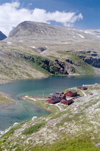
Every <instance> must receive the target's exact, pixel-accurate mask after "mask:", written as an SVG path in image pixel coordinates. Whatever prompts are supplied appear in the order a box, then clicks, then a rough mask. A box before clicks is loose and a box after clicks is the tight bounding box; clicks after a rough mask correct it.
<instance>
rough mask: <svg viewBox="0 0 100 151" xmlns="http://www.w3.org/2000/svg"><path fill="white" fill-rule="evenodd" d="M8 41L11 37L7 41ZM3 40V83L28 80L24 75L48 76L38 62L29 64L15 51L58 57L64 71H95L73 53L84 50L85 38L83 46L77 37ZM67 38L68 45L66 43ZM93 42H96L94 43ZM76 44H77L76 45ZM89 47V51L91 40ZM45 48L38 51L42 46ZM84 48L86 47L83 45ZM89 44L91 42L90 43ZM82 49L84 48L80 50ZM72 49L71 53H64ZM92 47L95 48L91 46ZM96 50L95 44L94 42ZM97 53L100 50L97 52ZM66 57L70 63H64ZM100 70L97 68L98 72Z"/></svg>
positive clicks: (0, 44) (0, 58)
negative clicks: (55, 39) (64, 68)
mask: <svg viewBox="0 0 100 151" xmlns="http://www.w3.org/2000/svg"><path fill="white" fill-rule="evenodd" d="M9 41H10V40H9ZM9 41H2V42H0V49H1V50H2V51H1V52H0V53H1V55H0V83H6V82H8V81H10V80H16V79H27V78H43V77H47V76H49V75H51V74H50V73H48V72H47V71H46V70H44V69H43V68H41V66H39V65H37V64H35V63H34V64H31V63H30V62H29V61H28V60H26V59H25V58H20V57H18V55H17V56H16V54H18V53H20V54H24V55H29V56H32V55H37V56H41V57H45V58H48V59H50V60H51V61H54V60H55V59H58V60H59V61H62V62H63V63H65V66H66V70H67V71H68V72H70V73H71V74H73V71H74V74H95V71H94V68H93V67H92V66H90V65H88V64H86V63H85V62H84V61H82V60H81V59H79V57H77V56H76V55H75V53H77V52H78V51H87V48H86V44H85V41H83V42H82V46H83V48H82V47H80V43H81V41H80V42H79V41H78V40H72V41H71V40H65V41H51V40H50V41H48V40H45V41H44V40H42V41H39V40H37V41H35V40H34V41H27V42H25V41H20V40H19V41H12V40H11V42H10V43H9ZM66 41H67V42H68V44H67V45H66ZM95 43H96V42H95ZM75 44H76V45H75ZM87 44H89V46H88V49H89V50H90V41H89V42H88V41H87ZM44 47H45V48H46V50H45V51H43V52H41V51H40V49H41V48H44ZM84 47H85V48H84ZM91 47H93V44H92V42H91ZM83 49H84V50H83ZM69 50H71V51H72V52H66V51H69ZM92 50H94V47H93V48H92ZM95 50H96V51H97V47H96V44H95ZM97 53H99V52H98V51H97ZM66 59H71V60H72V62H73V63H74V64H73V65H72V64H70V63H67V62H66ZM98 70H99V69H98ZM98 72H99V71H98Z"/></svg>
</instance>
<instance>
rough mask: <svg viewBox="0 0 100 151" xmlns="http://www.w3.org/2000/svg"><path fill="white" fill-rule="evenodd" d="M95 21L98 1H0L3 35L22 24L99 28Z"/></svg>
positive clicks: (99, 15) (99, 14)
mask: <svg viewBox="0 0 100 151" xmlns="http://www.w3.org/2000/svg"><path fill="white" fill-rule="evenodd" d="M99 18H100V1H99V0H17V1H14V0H13V1H11V0H0V31H2V32H3V33H4V34H6V35H7V36H8V34H9V32H10V31H11V30H12V29H13V28H14V27H16V26H17V25H18V24H19V23H21V22H23V21H36V22H45V23H49V24H54V25H63V26H69V27H73V28H78V29H90V28H92V29H100V19H99Z"/></svg>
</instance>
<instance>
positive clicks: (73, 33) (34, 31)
mask: <svg viewBox="0 0 100 151" xmlns="http://www.w3.org/2000/svg"><path fill="white" fill-rule="evenodd" d="M98 34H99V35H100V31H98V32H96V31H88V30H86V31H84V30H83V31H82V30H78V29H73V28H69V27H65V26H55V25H50V24H46V23H39V22H31V21H24V22H22V23H20V24H19V25H18V26H17V27H16V28H14V29H13V30H12V31H11V32H10V34H9V37H13V38H21V37H24V38H29V37H30V38H32V39H76V38H77V39H98V38H100V37H99V36H98Z"/></svg>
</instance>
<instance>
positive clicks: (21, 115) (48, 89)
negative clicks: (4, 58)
mask: <svg viewBox="0 0 100 151" xmlns="http://www.w3.org/2000/svg"><path fill="white" fill-rule="evenodd" d="M95 83H100V76H77V77H58V76H57V77H55V76H53V77H49V78H45V79H30V80H18V81H13V82H12V83H8V84H5V85H0V91H1V92H4V93H7V94H8V95H10V97H11V98H13V99H14V100H16V101H15V102H14V103H11V104H6V105H4V106H1V107H0V130H5V129H6V128H8V127H9V126H11V125H13V124H14V123H15V122H21V121H24V120H27V119H31V118H32V117H33V116H38V117H39V116H43V115H48V114H50V112H48V111H46V110H44V109H42V108H39V107H37V106H35V105H33V104H32V103H30V102H27V101H24V100H21V99H20V98H19V97H20V96H21V95H36V96H41V97H44V96H45V95H48V94H49V93H54V92H55V91H63V90H65V89H67V88H70V87H75V86H81V85H83V84H95Z"/></svg>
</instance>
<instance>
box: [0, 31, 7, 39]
mask: <svg viewBox="0 0 100 151" xmlns="http://www.w3.org/2000/svg"><path fill="white" fill-rule="evenodd" d="M5 38H7V36H6V35H4V34H3V33H2V32H1V31H0V40H4V39H5Z"/></svg>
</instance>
